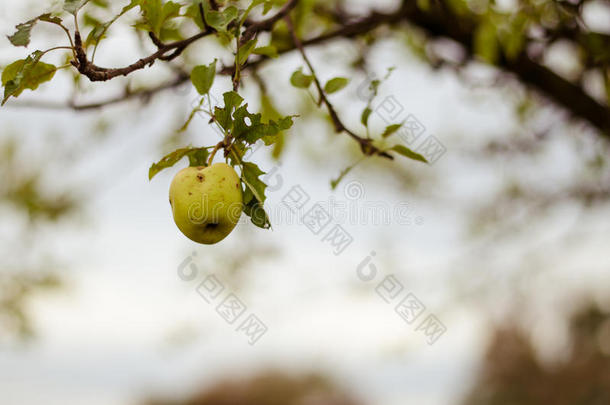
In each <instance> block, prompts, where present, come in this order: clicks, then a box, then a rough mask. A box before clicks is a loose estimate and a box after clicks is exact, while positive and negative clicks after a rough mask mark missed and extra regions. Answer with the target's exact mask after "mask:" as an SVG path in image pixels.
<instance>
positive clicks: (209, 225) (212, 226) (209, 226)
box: [205, 222, 218, 229]
mask: <svg viewBox="0 0 610 405" xmlns="http://www.w3.org/2000/svg"><path fill="white" fill-rule="evenodd" d="M216 227H218V224H216V223H213V222H211V223H209V224H206V225H205V229H216Z"/></svg>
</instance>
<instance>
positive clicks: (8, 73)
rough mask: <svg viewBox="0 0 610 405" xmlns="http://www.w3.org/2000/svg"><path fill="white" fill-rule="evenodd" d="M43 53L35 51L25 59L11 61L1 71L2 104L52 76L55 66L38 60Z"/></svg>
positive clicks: (33, 88)
mask: <svg viewBox="0 0 610 405" xmlns="http://www.w3.org/2000/svg"><path fill="white" fill-rule="evenodd" d="M43 55H44V53H43V52H41V51H36V52H34V53H32V54H31V55H30V56H28V57H27V58H26V59H21V60H18V61H16V62H13V63H11V64H10V65H8V66H7V67H6V68H4V70H3V71H2V85H3V86H4V99H3V100H2V105H4V104H5V103H6V101H7V100H8V99H9V98H10V97H11V96H12V97H18V96H19V95H20V94H21V93H22V92H23V90H25V89H30V90H36V89H37V88H38V86H39V85H40V84H42V83H44V82H48V81H49V80H51V79H52V78H53V76H54V75H55V72H56V71H57V68H56V67H55V66H54V65H50V64H48V63H44V62H41V61H40V58H42V56H43Z"/></svg>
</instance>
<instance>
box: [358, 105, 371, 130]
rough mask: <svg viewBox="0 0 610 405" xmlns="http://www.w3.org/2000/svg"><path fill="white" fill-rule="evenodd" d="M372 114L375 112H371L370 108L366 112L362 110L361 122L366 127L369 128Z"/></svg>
mask: <svg viewBox="0 0 610 405" xmlns="http://www.w3.org/2000/svg"><path fill="white" fill-rule="evenodd" d="M372 112H373V110H371V107H368V106H367V107H366V108H365V109H364V110H362V115H361V116H360V122H361V123H362V125H364V126H365V127H368V125H369V117H370V116H371V113H372Z"/></svg>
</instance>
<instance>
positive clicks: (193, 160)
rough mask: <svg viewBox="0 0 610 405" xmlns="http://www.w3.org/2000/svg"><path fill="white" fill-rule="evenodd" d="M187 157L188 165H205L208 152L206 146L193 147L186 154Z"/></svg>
mask: <svg viewBox="0 0 610 405" xmlns="http://www.w3.org/2000/svg"><path fill="white" fill-rule="evenodd" d="M186 156H187V157H188V158H189V166H207V165H208V157H209V156H210V152H208V150H207V148H198V149H194V150H192V151H191V152H189V153H188V154H187V155H186Z"/></svg>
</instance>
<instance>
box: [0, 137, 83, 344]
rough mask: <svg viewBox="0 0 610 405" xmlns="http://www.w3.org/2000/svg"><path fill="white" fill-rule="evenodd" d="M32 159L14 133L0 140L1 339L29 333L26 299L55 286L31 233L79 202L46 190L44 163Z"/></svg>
mask: <svg viewBox="0 0 610 405" xmlns="http://www.w3.org/2000/svg"><path fill="white" fill-rule="evenodd" d="M46 152H47V153H46V158H41V159H37V158H35V154H33V153H31V151H30V150H29V147H28V146H27V145H26V144H25V143H24V142H21V141H20V140H19V135H10V134H2V137H1V138H0V177H1V178H2V179H3V181H2V183H0V210H2V212H3V213H4V215H2V217H0V229H2V230H3V231H2V235H1V236H2V237H3V238H6V240H5V241H4V243H3V244H2V246H0V252H2V254H1V255H0V330H1V331H2V333H0V341H1V340H10V339H12V338H14V337H20V338H28V337H32V336H33V335H34V332H35V331H34V327H33V325H32V320H31V317H30V316H29V312H28V305H27V303H28V300H29V299H30V297H31V296H32V295H34V294H36V293H37V292H39V291H41V290H48V289H52V288H56V287H58V286H59V285H60V279H59V277H58V276H57V275H56V272H55V270H56V267H57V263H55V259H54V258H53V257H52V256H50V257H49V256H48V255H46V254H44V252H43V250H42V249H41V248H40V246H39V243H40V242H39V241H38V240H37V239H36V234H37V232H38V231H40V230H41V229H42V228H44V227H45V226H49V225H50V226H54V225H55V224H58V223H59V222H63V221H65V220H67V219H68V218H69V217H70V216H71V215H72V214H74V213H75V212H76V211H77V210H78V208H79V200H78V199H77V198H76V197H75V196H74V195H73V193H72V192H70V191H69V190H66V189H57V188H53V189H50V188H49V187H45V181H48V177H46V176H45V171H46V170H47V169H48V168H49V167H51V166H53V162H52V161H50V160H49V159H50V158H51V157H52V155H53V151H52V150H47V151H46Z"/></svg>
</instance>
